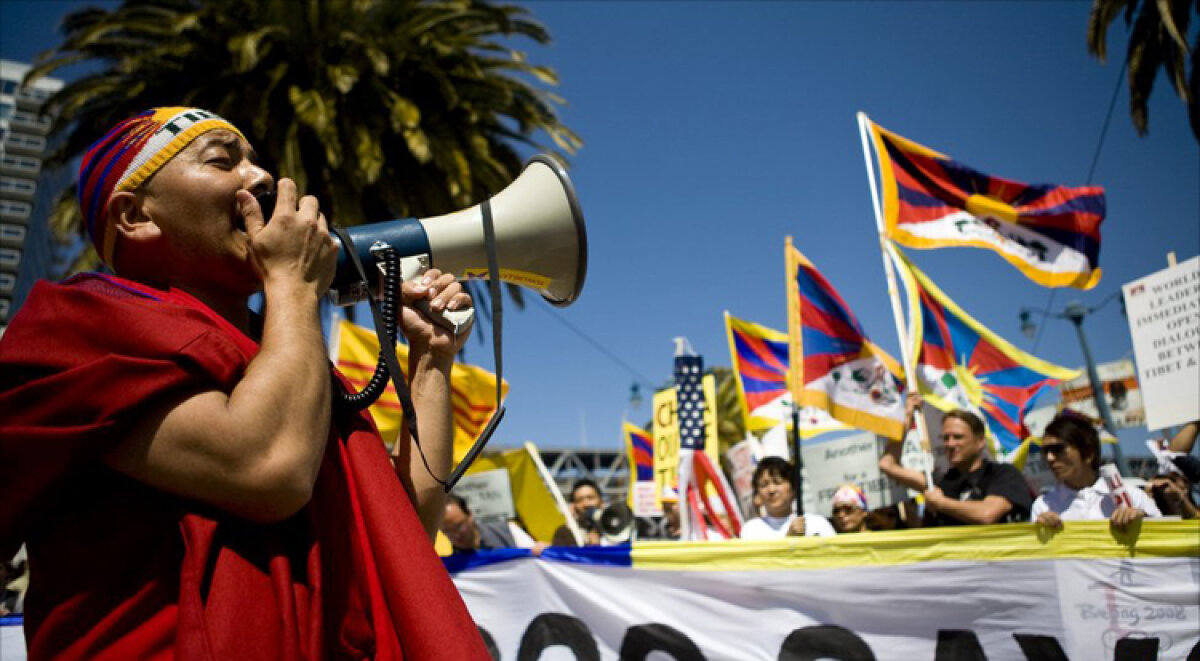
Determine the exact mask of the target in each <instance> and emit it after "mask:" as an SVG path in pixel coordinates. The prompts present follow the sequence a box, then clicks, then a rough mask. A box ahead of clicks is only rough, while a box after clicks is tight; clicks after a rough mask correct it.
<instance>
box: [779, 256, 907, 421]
mask: <svg viewBox="0 0 1200 661" xmlns="http://www.w3.org/2000/svg"><path fill="white" fill-rule="evenodd" d="M786 261H787V273H788V282H787V286H788V337H789V340H790V341H789V344H790V351H789V354H790V356H791V364H792V365H793V366H798V367H800V368H801V369H792V370H790V371H789V384H788V385H789V389H790V390H791V391H792V396H793V397H794V398H795V399H797V400H799V402H800V403H801V404H803V405H809V406H815V407H817V408H822V409H825V410H826V411H829V413H830V415H832V416H833V417H834V418H835V419H837V420H840V421H842V422H844V423H846V424H848V425H850V426H852V427H857V428H859V429H865V430H868V431H872V432H875V433H876V434H879V435H880V436H886V437H888V438H897V439H898V438H901V437H902V436H903V434H904V396H903V393H902V382H901V380H900V378H901V374H902V370H901V368H900V365H899V364H898V363H897V362H896V361H895V359H893V358H892V357H891V356H889V355H888V354H887V353H886V352H884V350H883V349H880V348H879V347H878V346H876V345H875V344H873V343H872V342H871V341H870V340H869V339H867V335H866V333H864V332H863V329H862V327H861V326H860V325H859V323H858V319H857V318H855V316H854V314H853V313H852V312H850V308H849V307H847V305H846V303H845V302H844V301H843V300H842V297H841V296H839V295H838V293H837V292H836V291H835V290H834V289H833V287H832V286H831V285H830V284H829V282H828V281H826V280H825V277H824V276H823V275H821V273H820V272H818V271H817V269H816V267H814V266H813V264H812V262H810V261H808V258H806V257H805V256H804V255H802V254H801V253H800V251H799V250H796V249H795V248H794V247H792V240H791V237H788V240H787V249H786Z"/></svg>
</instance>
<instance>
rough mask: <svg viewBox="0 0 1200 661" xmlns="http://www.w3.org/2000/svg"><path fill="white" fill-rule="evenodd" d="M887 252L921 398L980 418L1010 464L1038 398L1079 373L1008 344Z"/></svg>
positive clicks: (899, 256) (908, 264)
mask: <svg viewBox="0 0 1200 661" xmlns="http://www.w3.org/2000/svg"><path fill="white" fill-rule="evenodd" d="M891 252H892V254H893V256H894V257H895V258H896V259H895V261H896V265H897V268H898V269H899V271H900V277H901V279H902V280H903V282H904V287H905V290H906V291H907V292H908V317H909V327H908V328H909V332H910V333H911V334H912V342H913V344H912V346H913V353H912V355H913V356H914V363H915V367H914V371H915V372H916V377H917V386H918V387H919V388H920V391H921V395H922V396H923V397H924V398H925V401H927V402H929V403H930V404H932V405H933V406H934V407H936V408H938V409H940V410H942V411H950V410H952V409H959V408H961V409H966V410H969V411H972V412H973V413H975V414H977V415H979V416H980V417H981V418H983V421H984V422H985V423H986V424H987V428H988V434H989V435H990V436H991V437H992V440H993V441H994V443H993V447H994V449H995V450H997V453H998V454H1000V455H1002V458H1007V459H1011V458H1012V457H1013V454H1014V453H1016V452H1017V451H1018V450H1019V449H1020V448H1021V444H1022V442H1023V441H1024V440H1025V439H1026V438H1027V437H1028V436H1029V431H1028V429H1027V428H1026V426H1025V416H1026V415H1027V414H1028V413H1029V411H1030V410H1031V409H1032V408H1033V404H1034V400H1036V399H1037V396H1038V394H1039V393H1041V391H1042V390H1044V389H1047V388H1053V387H1054V386H1055V385H1057V384H1058V382H1059V381H1063V380H1068V379H1073V378H1075V377H1077V376H1079V372H1078V371H1077V370H1071V369H1067V368H1065V367H1060V366H1058V365H1052V364H1050V363H1048V362H1046V361H1044V360H1041V359H1039V358H1036V357H1034V356H1031V355H1029V354H1027V353H1025V352H1024V351H1021V350H1020V349H1018V348H1016V347H1014V346H1013V345H1011V344H1009V343H1008V342H1007V341H1005V340H1004V339H1003V338H1001V337H1000V336H998V335H996V334H995V333H993V332H992V331H990V330H988V329H987V328H985V327H984V326H983V324H981V323H979V322H978V321H976V320H974V319H972V318H971V317H970V316H969V315H968V314H967V313H966V312H964V311H963V310H962V309H961V308H959V307H958V306H957V305H955V303H954V301H952V300H950V299H949V298H948V297H947V296H946V295H945V294H944V293H942V290H940V289H938V287H937V285H935V284H933V281H931V280H930V279H929V278H928V277H927V276H926V275H925V274H924V273H921V272H920V271H919V270H917V268H916V267H915V266H913V264H912V262H910V261H909V260H908V258H907V257H905V256H904V255H903V254H901V253H900V251H899V250H894V251H891Z"/></svg>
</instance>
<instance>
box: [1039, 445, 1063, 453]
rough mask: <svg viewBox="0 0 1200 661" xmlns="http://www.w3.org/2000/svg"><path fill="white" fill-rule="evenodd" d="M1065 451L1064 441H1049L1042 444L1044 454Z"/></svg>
mask: <svg viewBox="0 0 1200 661" xmlns="http://www.w3.org/2000/svg"><path fill="white" fill-rule="evenodd" d="M1066 451H1067V444H1066V443H1050V444H1048V445H1043V446H1042V452H1044V453H1045V454H1056V455H1062V454H1063V453H1065V452H1066Z"/></svg>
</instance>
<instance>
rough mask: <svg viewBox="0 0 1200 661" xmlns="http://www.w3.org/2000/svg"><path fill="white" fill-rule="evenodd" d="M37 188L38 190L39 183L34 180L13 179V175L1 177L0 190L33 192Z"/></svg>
mask: <svg viewBox="0 0 1200 661" xmlns="http://www.w3.org/2000/svg"><path fill="white" fill-rule="evenodd" d="M35 190H37V184H34V183H33V182H32V181H25V180H24V179H13V178H11V177H0V191H12V192H14V193H26V194H31V193H33V192H34V191H35Z"/></svg>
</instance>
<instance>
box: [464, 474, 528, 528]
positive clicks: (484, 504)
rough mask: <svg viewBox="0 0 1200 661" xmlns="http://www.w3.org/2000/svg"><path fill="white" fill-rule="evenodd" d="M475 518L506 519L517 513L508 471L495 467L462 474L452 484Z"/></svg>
mask: <svg viewBox="0 0 1200 661" xmlns="http://www.w3.org/2000/svg"><path fill="white" fill-rule="evenodd" d="M454 493H456V494H458V495H459V496H462V497H463V499H464V500H466V501H467V506H468V507H470V508H471V513H472V514H474V515H475V518H477V519H481V520H483V521H507V520H509V519H511V518H513V517H515V516H516V515H517V508H516V507H515V506H514V505H513V497H512V483H511V482H510V481H509V479H508V471H507V470H505V469H503V468H497V469H493V470H488V471H480V472H478V473H471V474H470V475H465V476H463V478H462V479H460V480H459V481H458V484H456V485H455V486H454Z"/></svg>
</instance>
